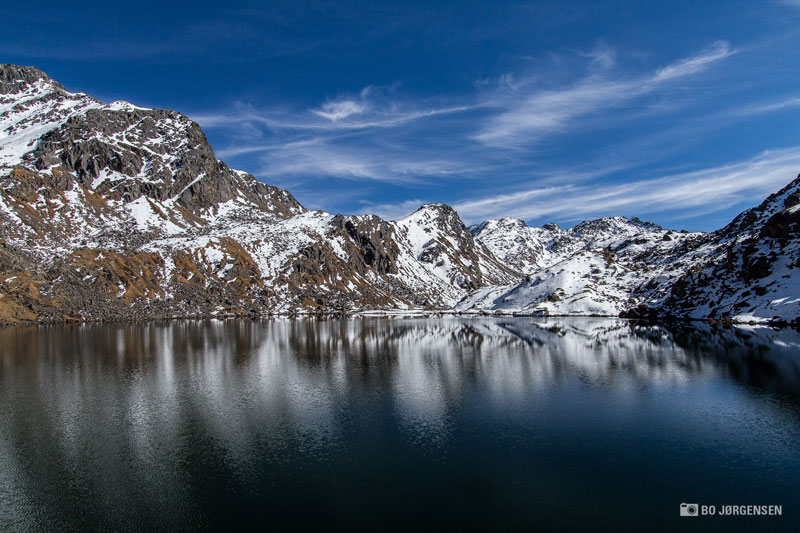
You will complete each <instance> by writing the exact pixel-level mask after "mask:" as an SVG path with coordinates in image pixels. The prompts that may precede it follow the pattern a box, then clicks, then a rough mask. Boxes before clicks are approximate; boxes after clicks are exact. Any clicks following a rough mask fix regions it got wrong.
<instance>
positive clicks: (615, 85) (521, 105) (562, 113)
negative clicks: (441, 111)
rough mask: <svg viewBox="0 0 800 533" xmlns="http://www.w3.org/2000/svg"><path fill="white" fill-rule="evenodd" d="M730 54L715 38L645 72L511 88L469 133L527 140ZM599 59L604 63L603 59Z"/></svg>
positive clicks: (507, 142)
mask: <svg viewBox="0 0 800 533" xmlns="http://www.w3.org/2000/svg"><path fill="white" fill-rule="evenodd" d="M732 53H733V51H732V50H731V48H730V45H729V44H728V43H727V42H724V41H720V42H717V43H714V45H713V46H712V47H710V48H709V49H707V50H705V51H703V52H701V53H700V54H698V55H695V56H692V57H688V58H685V59H682V60H680V61H677V62H675V63H673V64H671V65H668V66H666V67H663V68H660V69H658V70H656V72H655V73H654V74H652V75H650V76H646V77H640V78H621V79H613V78H609V77H606V76H600V75H592V76H588V77H586V78H584V79H583V80H581V81H580V82H578V83H577V84H575V85H573V86H571V87H567V88H565V89H560V90H541V91H533V92H528V93H527V94H525V93H523V94H520V93H521V92H522V91H521V90H519V89H514V88H512V89H511V90H510V91H508V92H505V93H504V94H501V95H498V96H496V99H498V100H500V101H501V103H500V105H501V107H502V108H503V110H502V112H500V113H499V114H498V115H497V116H495V117H493V118H492V119H491V120H489V121H488V123H487V124H486V125H485V127H483V128H482V130H481V131H480V132H479V133H478V134H477V135H475V136H474V138H475V139H476V140H478V141H480V142H482V143H485V144H489V145H494V146H501V147H509V146H515V145H520V144H523V145H527V144H531V143H533V142H534V141H537V140H539V139H540V138H541V137H543V136H545V135H548V134H553V133H558V132H560V131H563V130H564V129H566V128H567V127H568V126H570V125H571V123H572V122H573V121H574V120H575V119H577V118H579V117H582V116H585V115H588V114H590V113H592V112H597V111H605V110H608V109H609V108H613V107H615V106H619V105H621V104H623V103H626V102H628V101H630V100H633V99H636V98H639V97H641V96H643V95H645V94H648V93H651V92H652V91H654V90H655V89H657V88H659V87H660V86H661V85H663V84H665V83H667V82H669V81H672V80H675V79H678V78H682V77H686V76H689V75H691V74H696V73H698V72H700V71H702V70H704V69H705V68H707V67H708V66H709V65H711V64H712V63H715V62H717V61H720V60H722V59H725V58H726V57H728V56H730V55H731V54H732ZM607 56H608V53H607V52H606V53H605V54H601V55H600V57H601V58H607ZM604 61H605V62H606V63H607V64H608V63H609V60H608V59H604Z"/></svg>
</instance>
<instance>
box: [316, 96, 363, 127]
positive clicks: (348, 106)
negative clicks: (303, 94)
mask: <svg viewBox="0 0 800 533" xmlns="http://www.w3.org/2000/svg"><path fill="white" fill-rule="evenodd" d="M366 110H367V108H366V106H365V105H364V104H362V103H359V102H356V101H355V100H340V101H338V102H326V103H325V104H324V105H323V106H322V108H321V109H312V110H311V112H312V113H314V114H315V115H319V116H321V117H323V118H327V119H328V120H330V121H332V122H336V121H339V120H342V119H345V118H347V117H350V116H353V115H360V114H362V113H363V112H364V111H366Z"/></svg>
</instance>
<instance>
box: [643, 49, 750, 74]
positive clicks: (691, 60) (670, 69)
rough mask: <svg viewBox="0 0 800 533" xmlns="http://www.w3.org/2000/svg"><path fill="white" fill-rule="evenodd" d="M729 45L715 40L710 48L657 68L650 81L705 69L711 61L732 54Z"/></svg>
mask: <svg viewBox="0 0 800 533" xmlns="http://www.w3.org/2000/svg"><path fill="white" fill-rule="evenodd" d="M733 53H734V52H733V50H731V47H730V45H729V44H728V43H727V42H725V41H717V42H716V43H714V44H713V46H711V48H709V49H707V50H705V51H704V52H701V53H700V54H698V55H696V56H692V57H688V58H686V59H682V60H680V61H677V62H675V63H673V64H671V65H668V66H666V67H664V68H661V69H658V70H657V71H656V74H655V76H653V78H652V81H653V82H655V83H660V82H664V81H668V80H672V79H675V78H680V77H683V76H687V75H689V74H695V73H697V72H700V71H701V70H703V69H705V68H706V67H707V66H708V65H710V64H711V63H714V62H716V61H719V60H721V59H725V58H726V57H728V56H730V55H731V54H733Z"/></svg>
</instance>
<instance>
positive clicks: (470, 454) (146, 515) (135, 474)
mask: <svg viewBox="0 0 800 533" xmlns="http://www.w3.org/2000/svg"><path fill="white" fill-rule="evenodd" d="M681 502H690V503H694V502H697V503H701V504H711V505H717V506H718V507H719V506H722V505H727V504H777V505H782V506H783V508H782V510H783V516H782V517H781V518H775V517H760V518H721V517H714V518H710V517H700V518H679V516H678V514H679V513H678V510H679V504H680V503H681ZM230 527H245V528H248V529H291V530H309V529H356V530H362V531H370V530H387V529H392V530H411V529H413V530H420V529H422V530H441V529H448V530H449V529H458V530H519V529H526V530H531V529H536V530H548V529H556V530H566V531H577V530H585V529H592V530H637V531H658V530H676V529H686V528H688V529H693V528H696V529H707V530H708V529H713V530H727V529H740V530H752V529H753V528H760V529H761V530H762V531H773V530H787V531H791V530H795V531H798V530H800V335H798V333H796V332H794V331H790V330H780V331H773V330H768V329H759V330H744V329H713V328H709V327H705V328H701V329H695V328H686V327H684V328H681V329H675V330H669V329H663V328H652V327H643V326H637V325H634V324H631V323H627V322H624V321H616V320H600V319H596V320H580V319H563V320H557V319H550V320H539V321H536V320H533V319H523V318H519V319H502V320H501V319H482V320H459V319H427V320H426V319H363V320H344V321H320V322H317V321H303V320H295V321H290V320H279V321H265V322H245V321H232V322H173V323H166V324H135V325H84V326H63V327H61V326H60V327H39V328H36V327H30V328H5V329H0V530H4V531H5V530H42V531H54V530H75V529H94V530H98V529H99V530H109V529H117V530H131V529H139V530H151V529H159V530H170V529H176V530H183V529H222V528H230Z"/></svg>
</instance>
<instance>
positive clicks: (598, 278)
mask: <svg viewBox="0 0 800 533" xmlns="http://www.w3.org/2000/svg"><path fill="white" fill-rule="evenodd" d="M798 213H800V182H798V181H795V182H793V183H791V184H790V185H789V186H787V187H786V188H784V189H783V190H781V191H780V192H778V193H776V194H775V195H773V196H771V197H770V198H768V199H767V200H766V201H765V202H764V203H763V204H762V205H761V206H759V207H757V208H754V209H751V210H748V211H745V212H744V213H742V214H741V215H739V216H738V217H737V218H736V219H735V220H734V221H733V222H731V224H729V225H728V226H726V227H725V228H723V229H721V230H719V231H717V232H714V233H710V234H701V233H686V232H675V231H670V230H667V229H664V228H661V227H659V226H657V225H655V224H651V223H647V222H642V221H640V220H638V219H631V220H628V219H626V218H624V217H611V218H604V219H599V220H593V221H587V222H583V223H581V224H579V225H577V226H575V227H574V228H571V229H567V230H564V229H561V228H559V227H558V226H556V225H555V224H546V225H545V226H543V227H541V228H531V227H528V226H527V225H526V224H525V223H524V222H522V221H520V220H515V219H510V218H504V219H501V220H497V221H491V220H490V221H486V222H483V223H482V224H479V225H477V226H473V227H472V228H467V227H465V226H464V224H463V222H462V221H461V219H460V218H459V216H458V214H457V213H456V212H455V211H454V210H453V209H452V208H450V207H449V206H446V205H444V204H428V205H424V206H422V207H420V209H418V210H417V211H415V212H414V213H412V214H411V215H409V216H407V217H405V218H403V219H401V220H397V221H387V220H382V219H381V218H379V217H377V216H371V215H367V216H342V215H331V214H328V213H323V212H320V211H308V210H306V209H305V208H304V207H303V206H302V205H300V204H299V203H298V202H297V200H295V199H294V197H292V195H291V194H290V193H289V192H287V191H285V190H282V189H278V188H276V187H272V186H270V185H267V184H265V183H263V182H260V181H258V180H256V179H255V178H254V177H253V176H251V175H249V174H247V173H245V172H241V171H237V170H233V169H230V168H229V167H228V166H227V165H225V163H223V162H221V161H219V160H218V159H217V158H216V156H215V155H214V151H213V150H212V148H211V146H210V145H209V144H208V141H207V139H206V137H205V134H204V133H203V131H202V130H201V129H200V127H199V126H198V125H197V124H196V123H194V122H192V121H191V120H190V119H188V118H187V117H185V116H183V115H181V114H180V113H176V112H174V111H168V110H154V109H144V108H140V107H137V106H134V105H132V104H129V103H126V102H114V103H111V104H103V103H102V102H100V101H98V100H96V99H94V98H91V97H90V96H88V95H86V94H83V93H71V92H69V91H67V90H66V89H64V87H62V86H61V85H59V84H58V83H56V82H54V81H53V80H51V79H50V78H48V77H47V75H45V74H44V73H43V72H41V71H40V70H38V69H35V68H32V67H17V66H13V65H0V322H19V321H58V320H109V319H114V320H116V319H153V318H170V317H178V316H211V315H224V316H253V315H261V314H269V313H286V314H294V313H348V312H354V311H360V310H371V309H384V310H389V309H410V308H415V309H419V308H422V309H451V308H453V307H454V306H455V308H456V309H458V310H463V311H475V312H485V311H500V312H509V313H510V312H522V313H526V314H550V315H553V314H570V315H574V314H584V315H586V314H595V315H610V316H617V315H619V314H623V315H626V316H661V315H671V316H681V317H697V318H714V319H721V318H733V319H737V318H738V319H746V320H749V319H758V320H769V319H773V318H775V317H778V318H780V319H781V320H795V319H797V317H798V316H800V304H798V302H800V283H798V278H797V272H798V267H800V250H799V249H798V244H797V243H798V232H800V214H798Z"/></svg>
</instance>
